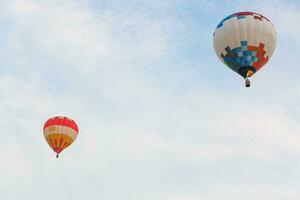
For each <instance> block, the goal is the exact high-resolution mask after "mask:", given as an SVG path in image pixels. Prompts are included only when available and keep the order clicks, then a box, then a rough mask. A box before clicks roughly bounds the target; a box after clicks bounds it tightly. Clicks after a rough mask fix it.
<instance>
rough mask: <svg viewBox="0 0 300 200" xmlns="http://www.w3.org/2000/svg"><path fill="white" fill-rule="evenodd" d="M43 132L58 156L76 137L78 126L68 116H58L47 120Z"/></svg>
mask: <svg viewBox="0 0 300 200" xmlns="http://www.w3.org/2000/svg"><path fill="white" fill-rule="evenodd" d="M43 132H44V136H45V139H46V141H47V143H48V144H49V145H50V147H51V148H52V149H53V151H54V152H55V153H57V157H58V154H59V153H60V152H62V151H63V150H64V149H65V148H67V147H68V146H69V145H70V144H72V143H73V142H74V140H75V139H76V137H77V135H78V126H77V124H76V123H75V122H74V121H73V120H72V119H70V118H68V117H63V116H56V117H52V118H50V119H48V120H47V121H46V122H45V124H44V128H43Z"/></svg>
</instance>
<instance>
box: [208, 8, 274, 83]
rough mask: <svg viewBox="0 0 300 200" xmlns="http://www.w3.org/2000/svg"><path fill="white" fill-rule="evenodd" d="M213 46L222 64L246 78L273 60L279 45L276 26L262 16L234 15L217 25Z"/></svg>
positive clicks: (243, 13)
mask: <svg viewBox="0 0 300 200" xmlns="http://www.w3.org/2000/svg"><path fill="white" fill-rule="evenodd" d="M213 45H214V50H215V52H216V54H217V56H218V57H219V59H220V60H221V61H222V62H224V63H225V64H226V65H227V66H228V67H229V68H230V69H232V70H233V71H235V72H237V73H238V74H240V75H241V76H243V77H244V78H247V77H250V76H252V75H253V74H254V73H255V72H257V71H258V70H259V69H261V67H262V66H264V65H265V64H266V63H267V62H268V61H269V59H270V58H271V56H272V54H273V52H274V50H275V46H276V31H275V29H274V26H273V24H272V23H271V22H270V21H269V20H268V19H267V18H266V17H264V16H263V15H261V14H258V13H254V12H239V13H234V14H232V15H229V16H228V17H226V18H225V19H223V20H222V21H221V22H220V23H219V25H218V26H217V28H216V30H215V32H214V34H213Z"/></svg>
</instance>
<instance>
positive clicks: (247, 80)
mask: <svg viewBox="0 0 300 200" xmlns="http://www.w3.org/2000/svg"><path fill="white" fill-rule="evenodd" d="M250 85H251V83H250V80H249V79H248V77H247V78H246V80H245V86H246V87H250Z"/></svg>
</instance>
